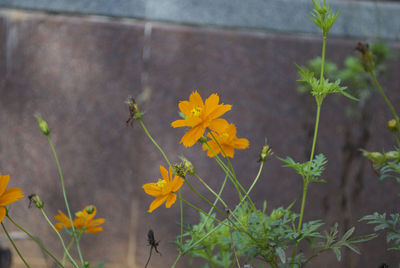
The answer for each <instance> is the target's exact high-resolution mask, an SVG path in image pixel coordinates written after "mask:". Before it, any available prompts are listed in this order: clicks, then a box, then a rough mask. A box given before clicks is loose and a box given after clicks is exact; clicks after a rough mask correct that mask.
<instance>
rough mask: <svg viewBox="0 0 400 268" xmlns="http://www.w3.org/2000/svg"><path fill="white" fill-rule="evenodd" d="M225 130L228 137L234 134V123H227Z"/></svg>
mask: <svg viewBox="0 0 400 268" xmlns="http://www.w3.org/2000/svg"><path fill="white" fill-rule="evenodd" d="M225 131H226V133H228V134H229V136H230V137H235V136H236V126H235V125H234V124H229V126H228V127H227V128H226V130H225Z"/></svg>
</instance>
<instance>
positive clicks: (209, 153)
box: [203, 140, 220, 157]
mask: <svg viewBox="0 0 400 268" xmlns="http://www.w3.org/2000/svg"><path fill="white" fill-rule="evenodd" d="M207 143H208V146H210V148H211V149H210V148H208V146H207V145H206V144H203V150H204V151H206V150H208V151H207V156H208V157H214V156H215V155H217V154H218V153H219V152H220V149H219V146H218V144H217V143H216V142H215V141H213V140H210V141H208V142H207ZM214 153H215V154H214Z"/></svg>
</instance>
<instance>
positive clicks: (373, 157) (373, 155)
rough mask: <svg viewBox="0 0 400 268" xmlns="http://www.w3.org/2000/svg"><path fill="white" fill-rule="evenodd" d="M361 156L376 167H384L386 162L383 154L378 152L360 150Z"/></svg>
mask: <svg viewBox="0 0 400 268" xmlns="http://www.w3.org/2000/svg"><path fill="white" fill-rule="evenodd" d="M361 151H362V153H363V155H364V156H365V157H367V158H368V159H369V160H370V161H372V162H373V163H374V164H377V165H384V164H385V162H386V158H385V156H384V155H383V154H381V153H379V152H368V151H365V150H361Z"/></svg>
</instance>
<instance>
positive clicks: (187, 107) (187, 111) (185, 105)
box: [178, 101, 193, 116]
mask: <svg viewBox="0 0 400 268" xmlns="http://www.w3.org/2000/svg"><path fill="white" fill-rule="evenodd" d="M178 106H179V110H181V112H182V113H183V114H184V115H186V116H190V115H191V111H192V109H193V104H191V103H190V102H188V101H181V102H179V104H178Z"/></svg>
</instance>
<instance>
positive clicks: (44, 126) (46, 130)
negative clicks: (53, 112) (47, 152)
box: [35, 114, 50, 136]
mask: <svg viewBox="0 0 400 268" xmlns="http://www.w3.org/2000/svg"><path fill="white" fill-rule="evenodd" d="M35 117H36V119H37V121H38V123H39V128H40V131H42V133H43V134H44V135H46V136H48V135H49V134H50V128H49V126H48V125H47V122H46V121H44V120H43V118H42V116H41V115H40V114H35Z"/></svg>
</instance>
